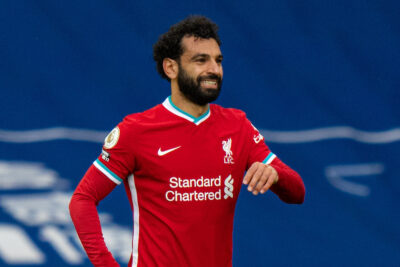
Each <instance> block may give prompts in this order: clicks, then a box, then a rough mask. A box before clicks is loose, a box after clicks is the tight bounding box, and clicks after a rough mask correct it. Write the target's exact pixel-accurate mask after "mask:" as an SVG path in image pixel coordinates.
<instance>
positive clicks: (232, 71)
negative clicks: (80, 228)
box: [0, 0, 400, 267]
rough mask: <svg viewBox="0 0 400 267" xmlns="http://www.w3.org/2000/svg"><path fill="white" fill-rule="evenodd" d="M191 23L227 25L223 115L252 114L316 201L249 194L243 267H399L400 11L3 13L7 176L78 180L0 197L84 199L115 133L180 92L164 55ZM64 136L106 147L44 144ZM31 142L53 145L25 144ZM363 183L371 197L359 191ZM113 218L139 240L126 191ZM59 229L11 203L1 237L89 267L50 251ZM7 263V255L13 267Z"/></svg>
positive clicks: (68, 6)
mask: <svg viewBox="0 0 400 267" xmlns="http://www.w3.org/2000/svg"><path fill="white" fill-rule="evenodd" d="M189 14H203V15H206V16H208V17H210V18H211V19H212V20H214V21H215V22H216V23H217V24H218V25H219V27H220V37H221V40H222V46H221V50H222V52H223V55H224V62H223V66H224V84H223V88H222V93H221V96H220V98H219V99H218V101H217V103H218V104H221V105H223V106H225V107H235V108H239V109H242V110H244V111H246V113H247V115H248V117H249V118H250V120H251V121H252V122H253V124H254V125H255V126H256V127H257V128H259V129H260V130H261V132H262V133H263V134H264V136H265V138H266V140H267V141H266V142H267V144H268V145H269V146H270V148H271V150H272V151H273V152H274V153H275V154H277V155H278V156H279V157H280V158H281V159H282V160H283V161H284V162H286V163H287V164H288V165H290V166H291V167H293V168H294V169H295V170H297V171H298V172H299V173H300V174H301V176H302V177H303V180H304V182H305V185H306V189H307V194H306V200H305V203H304V204H303V205H301V206H298V205H286V204H284V203H282V202H281V201H279V199H278V198H277V197H276V196H275V195H273V194H272V193H269V194H267V195H263V196H257V197H254V196H252V195H251V194H249V193H248V192H246V191H245V190H243V191H242V192H241V194H240V198H239V202H238V206H237V213H236V218H235V230H234V257H233V261H234V266H238V267H239V266H293V265H300V266H399V265H400V228H399V223H400V212H399V208H398V204H399V203H400V201H399V200H400V197H399V196H400V194H399V193H400V182H399V175H400V171H399V165H400V152H399V151H400V108H399V104H400V90H399V89H400V71H399V66H400V49H399V47H400V20H399V14H400V4H399V2H398V1H378V0H376V1H372V0H371V1H355V0H352V1H343V0H338V1H288V0H279V1H277V0H276V1H210V0H203V1H196V2H195V1H186V2H181V1H155V0H153V1H1V2H0V107H1V112H0V163H4V165H2V166H3V167H0V171H1V170H3V171H4V170H5V169H7V168H8V167H7V166H11V165H12V163H15V162H25V163H32V164H42V165H41V166H45V167H43V168H46V169H49V170H52V171H54V172H55V173H57V175H56V176H57V177H58V180H57V181H61V180H62V181H64V183H61V185H60V183H58V182H57V184H55V185H54V186H51V187H46V188H41V189H35V190H33V189H28V188H24V187H23V186H20V187H19V188H18V189H7V188H6V187H2V188H0V194H1V197H2V198H3V199H4V197H5V198H10V197H11V196H14V197H21V196H27V195H28V196H31V197H32V198H34V197H35V196H36V195H41V196H45V194H47V193H54V192H58V193H64V194H66V195H70V194H71V193H72V191H73V189H74V188H75V187H76V185H77V184H78V182H79V180H80V178H81V177H82V176H83V174H84V172H85V171H86V169H87V168H88V167H89V166H90V164H91V163H92V161H93V160H94V159H95V158H96V157H97V156H98V154H99V152H100V150H101V140H102V138H103V137H104V136H105V135H106V133H107V131H109V130H111V129H112V128H113V127H114V126H115V125H116V124H117V123H118V122H119V121H120V120H121V119H122V118H123V117H124V116H125V115H127V114H129V113H134V112H139V111H143V110H145V109H148V108H150V107H152V106H154V105H156V104H158V103H161V102H162V101H163V100H164V99H165V98H166V97H167V96H168V95H169V94H170V88H169V84H168V82H166V81H165V80H162V79H161V78H159V76H158V74H157V73H156V70H155V64H154V62H153V60H152V45H153V43H154V42H155V41H156V40H157V38H158V36H159V35H160V34H162V33H164V32H165V31H167V30H168V28H169V26H170V25H172V24H174V23H176V22H178V21H179V20H181V19H183V18H185V17H186V16H187V15H189ZM55 127H56V128H57V127H62V128H61V129H60V128H58V129H60V131H61V132H63V133H65V132H67V130H68V129H73V130H81V129H86V130H90V132H91V133H97V136H99V137H98V138H94V137H93V138H92V139H91V138H89V139H90V140H89V141H87V140H86V141H85V140H82V139H80V138H79V137H77V138H75V139H74V140H72V139H71V138H70V137H69V136H70V135H68V134H65V135H63V136H64V137H62V136H61V137H60V136H59V137H56V138H54V139H46V136H47V135H46V134H45V133H44V132H42V130H46V129H53V128H55ZM338 127H342V128H338ZM343 127H346V128H343ZM31 130H38V132H37V133H38V135H39V136H40V137H42V138H43V139H40V140H38V141H29V139H25V138H28V137H26V136H31V134H32V132H29V131H31ZM321 131H322V132H323V133H322V134H321ZM18 134H23V137H22V138H21V139H18V141H16V140H17V139H15V138H17V137H18ZM285 136H288V137H287V138H283V137H285ZM303 137H304V138H303ZM2 168H3V169H2ZM371 169H372V170H371ZM368 170H369V171H368ZM0 173H1V172H0ZM13 173H15V170H14V172H10V173H6V174H4V173H3V174H0V179H3V180H7V179H11V180H12V179H14V176H13V175H14V174H13ZM26 175H28V176H29V173H28V174H26ZM32 179H33V178H32ZM360 185H361V187H363V188H364V189H365V188H367V189H368V190H367V191H365V190H364V191H362V192H364V193H362V192H361V193H360V191H357V189H356V188H357V186H360ZM342 186H344V187H345V188H347V190H345V189H343V188H344V187H342ZM243 189H245V188H243ZM357 192H358V193H357ZM49 201H51V200H49ZM3 203H4V202H3ZM116 207H117V208H116ZM13 208H14V209H17V208H18V207H16V206H15V205H14V207H13ZM64 208H65V212H66V209H67V207H66V206H65V207H62V206H61V207H60V209H64ZM39 209H40V207H39ZM99 210H100V212H104V213H107V214H109V215H110V214H111V215H112V222H111V224H112V225H119V226H121V227H125V228H124V229H128V230H129V229H130V228H131V223H132V222H131V221H132V220H131V212H130V208H129V205H128V201H127V199H126V196H125V193H124V191H123V188H122V187H119V188H118V189H116V190H115V191H114V192H113V193H112V194H111V195H110V196H109V197H108V198H107V199H106V200H104V201H103V202H102V203H101V204H100V206H99ZM65 220H67V219H65ZM49 224H50V225H53V226H54V227H56V228H57V229H59V230H60V232H61V233H64V234H65V235H66V236H67V237H68V240H69V241H70V243H71V246H72V247H73V248H75V250H76V251H79V253H82V252H81V250H80V247H79V245H78V244H77V243H76V242H74V241H73V240H74V237H72V235H71V234H66V233H67V232H68V233H71V229H72V228H71V227H72V226H71V223H70V222H66V221H64V223H60V224H58V223H57V222H50V223H49ZM49 224H40V223H39V224H36V225H28V224H27V223H26V222H24V221H22V220H19V219H18V218H17V217H16V216H14V215H12V214H11V213H10V212H9V211H8V210H7V209H6V208H5V207H4V205H3V206H1V205H0V227H1V226H2V225H3V226H4V225H12V226H15V227H17V228H18V229H21V231H23V232H24V233H26V235H27V236H28V237H29V239H30V240H31V241H32V243H33V244H34V246H35V247H37V249H38V250H40V251H41V252H42V253H43V255H44V257H43V259H42V261H41V265H40V266H56V265H57V266H60V267H61V266H90V263H89V261H88V260H87V259H85V258H84V257H83V256H82V258H81V260H79V261H77V262H76V263H75V264H74V263H72V262H68V261H66V260H65V259H64V258H63V257H62V256H60V255H61V254H60V253H59V252H57V251H56V249H55V247H54V246H53V245H49V242H46V240H44V239H43V238H42V237H41V233H42V230H43V229H44V228H45V227H46V226H48V225H49ZM129 238H130V237H129ZM0 239H1V237H0ZM51 244H53V243H51ZM128 244H129V243H128ZM1 251H2V249H1V246H0V252H1ZM20 253H21V254H22V255H23V254H24V251H20ZM81 255H83V254H81ZM120 262H121V265H122V266H124V265H126V264H125V263H124V262H123V261H120ZM8 264H11V263H10V262H7V261H6V260H5V257H4V255H2V254H1V253H0V266H7V265H8ZM14 266H33V264H32V263H29V262H25V263H18V264H17V263H15V264H14ZM35 266H36V265H35Z"/></svg>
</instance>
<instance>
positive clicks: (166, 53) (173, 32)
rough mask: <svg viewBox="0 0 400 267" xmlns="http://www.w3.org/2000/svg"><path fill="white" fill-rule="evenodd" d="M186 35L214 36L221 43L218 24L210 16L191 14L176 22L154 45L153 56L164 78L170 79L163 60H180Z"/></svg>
mask: <svg viewBox="0 0 400 267" xmlns="http://www.w3.org/2000/svg"><path fill="white" fill-rule="evenodd" d="M185 36H194V37H199V38H204V39H210V38H213V39H215V41H216V42H217V43H218V45H219V46H220V45H221V40H220V39H219V36H218V26H217V24H215V23H214V22H213V21H211V20H210V19H209V18H206V17H204V16H199V15H191V16H189V17H187V18H186V19H184V20H182V21H180V22H178V23H177V24H174V25H172V26H171V28H169V30H168V32H166V33H164V34H162V35H161V36H160V37H159V38H158V41H157V42H156V43H155V44H154V45H153V58H154V60H155V62H156V64H157V71H158V73H159V74H160V75H161V77H162V78H164V79H166V80H168V81H170V79H169V78H168V76H167V75H166V74H165V73H164V68H163V60H164V58H171V59H174V60H179V58H180V56H181V55H182V54H183V52H184V51H183V47H182V45H181V40H182V38H183V37H185Z"/></svg>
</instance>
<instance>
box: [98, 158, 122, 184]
mask: <svg viewBox="0 0 400 267" xmlns="http://www.w3.org/2000/svg"><path fill="white" fill-rule="evenodd" d="M93 165H94V166H95V167H96V168H97V169H98V170H99V171H101V172H102V173H103V174H104V175H105V176H107V178H108V179H110V180H111V181H113V182H114V183H116V184H120V183H121V182H122V179H121V178H119V177H118V175H116V174H115V173H113V172H112V171H111V170H110V169H109V168H107V167H106V165H104V164H103V163H102V162H101V161H100V160H98V159H96V160H95V161H94V162H93Z"/></svg>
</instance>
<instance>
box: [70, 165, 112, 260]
mask: <svg viewBox="0 0 400 267" xmlns="http://www.w3.org/2000/svg"><path fill="white" fill-rule="evenodd" d="M115 186H116V184H115V183H113V182H112V181H111V180H110V179H108V178H107V177H105V175H104V174H102V173H101V172H100V171H99V170H98V169H97V168H95V167H94V166H93V165H92V166H91V167H90V168H89V170H88V171H87V172H86V174H85V176H84V177H83V178H82V180H81V182H80V183H79V185H78V187H77V188H76V190H75V192H74V194H73V195H72V198H71V202H70V204H69V210H70V214H71V218H72V221H73V223H74V225H75V229H76V231H77V233H78V236H79V238H80V240H81V242H82V245H83V247H84V249H85V251H86V253H87V255H88V257H89V259H90V261H91V262H92V264H93V265H94V266H96V267H100V266H104V267H106V266H107V267H109V266H112V267H114V266H119V265H118V263H117V262H116V261H115V259H114V258H113V256H112V255H111V253H110V252H109V251H108V249H107V247H106V244H105V242H104V239H103V233H102V230H101V225H100V220H99V215H98V213H97V209H96V206H97V205H98V203H99V202H100V201H101V200H102V199H103V198H104V197H105V196H107V195H108V194H109V193H110V192H111V191H112V190H113V189H114V188H115Z"/></svg>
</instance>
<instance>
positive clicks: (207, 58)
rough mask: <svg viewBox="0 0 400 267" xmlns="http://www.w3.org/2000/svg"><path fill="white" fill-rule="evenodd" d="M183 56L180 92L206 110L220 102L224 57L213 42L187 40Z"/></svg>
mask: <svg viewBox="0 0 400 267" xmlns="http://www.w3.org/2000/svg"><path fill="white" fill-rule="evenodd" d="M181 45H182V48H183V51H184V52H183V54H182V55H181V57H180V60H179V61H178V65H179V71H178V76H177V81H178V86H179V90H180V91H181V92H182V94H183V95H184V96H185V97H186V98H187V99H189V100H190V101H191V102H193V103H195V104H197V105H200V106H204V105H206V104H207V103H210V102H212V101H214V100H216V99H217V98H218V95H219V93H220V91H221V86H222V76H223V71H222V54H221V50H220V48H219V45H218V43H217V42H216V41H215V40H214V39H212V38H210V39H202V38H196V37H194V36H190V37H184V38H182V42H181Z"/></svg>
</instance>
